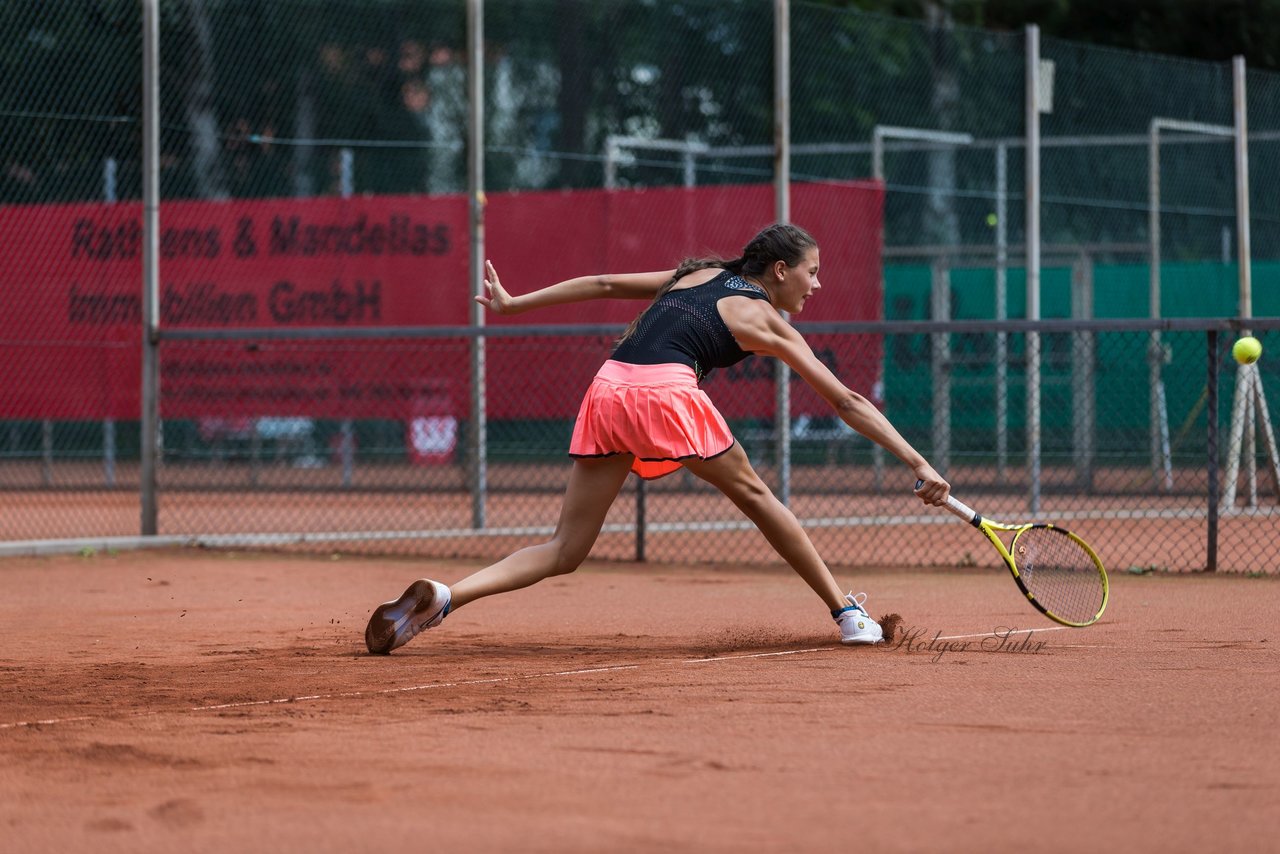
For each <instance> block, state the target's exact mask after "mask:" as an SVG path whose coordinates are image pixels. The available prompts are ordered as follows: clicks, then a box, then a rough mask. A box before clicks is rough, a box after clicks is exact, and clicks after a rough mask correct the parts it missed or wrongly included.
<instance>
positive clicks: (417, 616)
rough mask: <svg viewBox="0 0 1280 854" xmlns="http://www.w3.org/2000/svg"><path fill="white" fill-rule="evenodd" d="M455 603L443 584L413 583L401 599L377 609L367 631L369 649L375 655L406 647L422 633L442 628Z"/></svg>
mask: <svg viewBox="0 0 1280 854" xmlns="http://www.w3.org/2000/svg"><path fill="white" fill-rule="evenodd" d="M452 601H453V596H452V594H450V592H449V588H448V587H446V586H445V585H443V584H441V583H440V582H439V581H432V580H431V579H429V578H422V579H419V580H417V581H415V582H413V583H412V584H410V585H409V589H407V590H405V591H404V593H402V594H401V595H400V598H399V599H393V600H391V601H390V602H384V603H382V604H381V605H379V606H378V607H377V608H375V609H374V611H373V616H371V617H370V618H369V625H368V626H366V627H365V630H364V643H365V646H367V647H368V648H369V652H371V653H374V654H375V655H386V654H387V653H389V652H391V650H393V649H398V648H399V647H402V646H404V645H405V644H407V643H408V642H409V641H411V640H413V639H414V638H415V637H416V636H417V635H418V634H419V633H420V632H422V631H425V630H426V629H430V628H434V627H436V626H438V625H440V623H442V622H443V621H444V618H445V617H447V616H448V615H449V606H450V605H451V604H452Z"/></svg>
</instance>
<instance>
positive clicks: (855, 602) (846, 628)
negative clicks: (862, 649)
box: [835, 593, 884, 644]
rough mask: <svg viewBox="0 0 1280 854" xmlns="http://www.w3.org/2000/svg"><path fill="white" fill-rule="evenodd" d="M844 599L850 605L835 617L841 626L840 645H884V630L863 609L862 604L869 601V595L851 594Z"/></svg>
mask: <svg viewBox="0 0 1280 854" xmlns="http://www.w3.org/2000/svg"><path fill="white" fill-rule="evenodd" d="M844 598H845V601H846V602H848V603H849V605H848V606H847V607H846V608H844V609H843V610H841V611H840V612H839V613H837V614H836V615H835V620H836V623H837V624H838V625H839V626H840V643H847V644H855V643H883V642H884V630H883V629H881V628H880V624H879V623H877V622H876V621H875V620H873V619H871V615H870V614H868V613H867V609H866V608H863V607H862V603H863V602H865V601H867V594H865V593H859V594H858V595H857V596H854V595H853V594H852V593H850V594H848V595H847V596H845V597H844Z"/></svg>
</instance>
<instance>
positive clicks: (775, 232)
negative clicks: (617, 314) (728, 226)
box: [618, 222, 818, 343]
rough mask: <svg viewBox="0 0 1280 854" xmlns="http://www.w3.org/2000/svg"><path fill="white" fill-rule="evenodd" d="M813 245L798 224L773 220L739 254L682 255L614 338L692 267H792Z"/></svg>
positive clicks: (737, 270) (743, 270)
mask: <svg viewBox="0 0 1280 854" xmlns="http://www.w3.org/2000/svg"><path fill="white" fill-rule="evenodd" d="M817 245H818V241H816V240H814V239H813V235H812V234H810V233H809V232H807V231H805V230H804V229H803V228H801V227H800V226H798V225H790V224H788V223H783V222H775V223H774V224H773V225H771V226H768V227H767V228H765V229H763V230H762V231H761V232H760V233H759V234H757V235H756V236H755V237H753V238H751V242H750V243H748V244H747V245H746V246H744V247H742V255H740V256H739V257H737V258H734V259H732V260H725V259H723V258H714V257H712V258H686V259H684V260H683V261H681V262H680V266H679V267H677V268H676V273H675V275H674V276H672V277H671V278H670V279H668V280H667V281H666V282H664V283H663V285H662V287H660V288H658V293H657V294H655V295H654V297H653V302H651V303H649V305H647V306H645V309H644V311H642V312H640V314H638V315H637V316H636V319H635V320H633V321H631V325H630V326H628V327H627V330H626V331H625V332H623V333H622V337H621V338H619V339H618V342H619V343H621V342H623V341H626V340H627V339H628V338H630V337H631V336H632V334H633V333H634V332H635V331H636V327H638V326H639V325H640V319H641V318H642V317H644V315H645V312H647V311H648V310H649V309H650V308H652V307H653V303H655V302H657V301H658V300H660V299H662V298H663V297H664V296H666V295H667V292H668V291H670V290H671V289H672V288H673V287H674V286H675V283H676V282H678V281H680V280H681V279H682V278H684V277H685V276H687V275H689V274H690V273H692V272H694V271H695V270H705V269H707V268H708V267H722V268H724V269H726V270H728V271H729V272H730V273H733V274H734V275H735V276H759V275H760V274H761V273H763V272H764V271H765V270H767V269H769V268H770V267H772V266H773V264H774V262H775V261H782V262H784V263H785V264H786V265H787V266H788V267H794V266H795V265H797V264H799V263H800V262H801V261H803V260H804V256H805V254H806V253H807V252H808V251H809V250H810V249H812V248H813V247H815V246H817Z"/></svg>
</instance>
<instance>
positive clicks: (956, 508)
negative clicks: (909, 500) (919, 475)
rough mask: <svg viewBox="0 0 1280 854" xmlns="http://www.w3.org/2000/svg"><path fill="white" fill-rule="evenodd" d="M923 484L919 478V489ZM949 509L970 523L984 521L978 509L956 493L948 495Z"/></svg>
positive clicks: (974, 523)
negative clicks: (957, 496)
mask: <svg viewBox="0 0 1280 854" xmlns="http://www.w3.org/2000/svg"><path fill="white" fill-rule="evenodd" d="M922 486H924V481H923V480H917V481H916V489H917V490H918V489H920V487H922ZM947 509H948V510H950V511H951V512H952V513H954V514H956V515H957V516H959V517H960V518H961V519H963V520H965V521H966V522H968V523H969V524H970V525H977V524H978V523H979V522H981V521H982V517H981V516H979V515H978V512H977V511H976V510H974V509H973V508H972V507H970V506H969V505H968V504H965V503H964V502H963V501H960V500H959V499H958V498H956V497H955V496H954V495H948V496H947Z"/></svg>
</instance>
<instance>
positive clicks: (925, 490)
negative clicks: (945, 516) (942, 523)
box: [912, 463, 951, 507]
mask: <svg viewBox="0 0 1280 854" xmlns="http://www.w3.org/2000/svg"><path fill="white" fill-rule="evenodd" d="M912 471H914V472H915V475H916V480H917V481H919V482H920V485H919V486H918V487H917V488H916V495H918V496H920V500H921V501H923V502H924V503H925V504H932V505H933V506H935V507H941V506H943V505H944V504H946V503H947V496H948V495H950V494H951V484H949V483H947V482H946V481H945V480H943V478H942V475H940V474H938V473H937V472H936V471H934V470H933V466H931V465H929V464H928V463H921V464H920V465H918V466H916V467H915V468H914V469H912Z"/></svg>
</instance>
